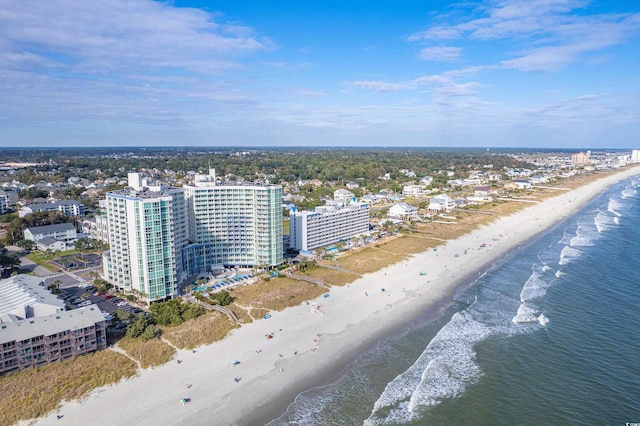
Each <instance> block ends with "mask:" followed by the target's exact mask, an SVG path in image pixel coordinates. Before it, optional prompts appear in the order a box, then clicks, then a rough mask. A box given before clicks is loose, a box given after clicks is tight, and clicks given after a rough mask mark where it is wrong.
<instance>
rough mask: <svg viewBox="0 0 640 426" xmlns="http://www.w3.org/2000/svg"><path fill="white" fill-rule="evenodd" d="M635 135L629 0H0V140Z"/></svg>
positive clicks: (563, 140)
mask: <svg viewBox="0 0 640 426" xmlns="http://www.w3.org/2000/svg"><path fill="white" fill-rule="evenodd" d="M98 145H99V146H123V145H129V146H143V145H156V146H166V145H169V146H176V145H185V146H233V145H236V146H397V145H399V146H456V147H460V146H462V147H464V146H481V147H484V146H487V147H554V148H558V147H566V148H597V147H610V148H639V147H640V1H635V0H631V1H629V0H591V1H589V0H486V1H464V0H463V1H459V2H453V1H444V0H423V1H413V0H407V1H401V0H395V1H394V0H386V1H368V2H362V1H344V0H342V1H334V0H323V1H311V0H306V1H305V0H288V1H285V0H273V1H271V0H255V1H242V0H220V1H197V0H175V1H162V2H161V1H152V0H108V1H107V0H92V1H80V0H47V1H45V2H43V1H35V0H0V146H98Z"/></svg>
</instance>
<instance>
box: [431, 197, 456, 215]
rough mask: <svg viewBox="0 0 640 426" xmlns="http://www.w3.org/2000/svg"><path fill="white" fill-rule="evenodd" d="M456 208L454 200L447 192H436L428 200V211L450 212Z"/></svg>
mask: <svg viewBox="0 0 640 426" xmlns="http://www.w3.org/2000/svg"><path fill="white" fill-rule="evenodd" d="M455 208H456V203H455V201H454V200H453V199H452V198H451V197H450V196H449V195H447V194H438V195H436V196H435V197H433V198H432V199H431V200H429V206H428V207H427V210H429V211H430V212H450V211H452V210H454V209H455Z"/></svg>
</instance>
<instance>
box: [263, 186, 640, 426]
mask: <svg viewBox="0 0 640 426" xmlns="http://www.w3.org/2000/svg"><path fill="white" fill-rule="evenodd" d="M639 185H640V177H636V178H633V179H630V180H627V181H624V182H621V183H619V184H616V185H614V186H612V187H611V188H609V189H608V190H607V191H606V192H604V193H603V194H601V195H600V196H598V197H597V198H595V199H594V200H593V201H592V202H590V203H589V204H588V205H586V206H585V207H584V208H583V209H582V210H581V211H579V212H578V213H577V214H575V215H573V216H572V217H569V218H567V219H565V220H563V221H562V222H561V223H559V224H558V225H556V226H555V227H553V228H552V229H549V230H547V231H546V232H545V233H543V234H542V235H540V236H539V237H537V238H536V239H534V240H532V241H530V242H529V243H528V244H527V245H525V246H522V247H520V248H519V249H517V250H514V251H513V252H512V253H510V254H509V255H508V256H507V257H505V258H504V259H502V260H500V261H499V262H497V263H496V264H494V265H493V266H492V267H491V268H490V269H489V270H487V271H486V272H485V273H484V274H482V275H481V277H480V278H479V279H478V280H477V281H475V282H473V283H469V285H467V286H465V287H464V288H463V289H460V290H459V292H458V294H457V295H456V296H455V300H460V301H464V302H466V303H453V304H452V305H451V306H449V307H447V308H445V309H444V311H443V312H442V315H441V316H440V317H439V318H438V319H436V320H433V317H432V316H431V317H428V318H427V316H426V315H425V317H424V318H418V319H417V320H415V321H413V322H412V323H410V324H407V325H406V327H404V328H403V329H400V330H397V332H395V333H394V334H393V335H390V336H386V337H384V338H382V339H380V340H379V341H378V342H377V344H376V345H375V346H374V347H372V348H370V349H369V350H367V351H366V352H364V353H361V354H359V355H358V356H357V357H356V358H355V360H354V361H353V362H352V363H351V364H350V365H349V366H348V367H347V368H346V369H345V370H344V374H342V375H341V376H340V378H339V379H338V380H336V381H334V382H332V383H327V384H323V385H322V386H318V387H316V388H313V389H309V390H307V391H305V392H303V393H301V394H299V395H298V396H297V398H296V399H295V402H293V403H292V404H291V405H290V406H289V408H288V409H287V411H286V412H284V413H282V415H281V416H280V417H278V418H277V419H274V420H272V421H270V422H265V423H268V424H269V425H270V426H279V425H349V426H352V425H366V426H374V425H452V424H456V425H471V424H473V425H625V424H626V423H627V422H640V292H639V291H638V290H639V289H640V186H639ZM497 232H498V233H499V232H500V231H499V230H497Z"/></svg>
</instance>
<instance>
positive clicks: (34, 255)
mask: <svg viewBox="0 0 640 426" xmlns="http://www.w3.org/2000/svg"><path fill="white" fill-rule="evenodd" d="M25 257H26V258H27V259H29V260H30V261H32V262H34V263H37V264H38V265H40V266H42V267H43V268H47V269H48V270H50V271H52V272H55V271H57V270H58V267H57V266H55V265H52V264H50V263H49V261H50V260H51V259H53V258H52V257H48V256H46V255H45V254H44V253H43V252H41V251H37V250H34V251H32V252H31V253H29V254H28V255H26V256H25Z"/></svg>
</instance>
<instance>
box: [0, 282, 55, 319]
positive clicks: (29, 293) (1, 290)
mask: <svg viewBox="0 0 640 426" xmlns="http://www.w3.org/2000/svg"><path fill="white" fill-rule="evenodd" d="M42 282H43V281H42V278H40V277H35V276H32V275H26V274H21V275H15V276H13V277H11V278H7V279H6V280H2V281H0V315H3V314H9V313H12V314H16V315H18V316H19V317H20V315H21V314H22V315H23V316H26V315H25V314H24V312H25V311H26V309H25V307H27V306H33V305H35V304H38V303H41V304H47V305H52V306H54V307H56V308H59V309H61V310H64V302H63V301H62V300H60V299H58V298H57V297H56V296H55V295H53V294H51V292H50V291H49V290H47V289H46V288H45V287H44V286H41V285H40V283H42ZM0 321H6V319H4V320H0Z"/></svg>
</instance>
